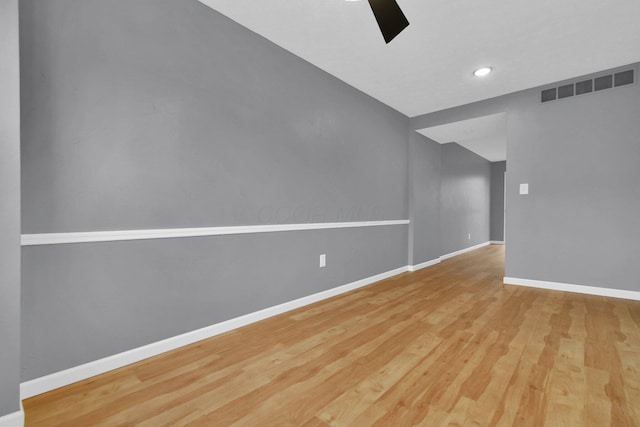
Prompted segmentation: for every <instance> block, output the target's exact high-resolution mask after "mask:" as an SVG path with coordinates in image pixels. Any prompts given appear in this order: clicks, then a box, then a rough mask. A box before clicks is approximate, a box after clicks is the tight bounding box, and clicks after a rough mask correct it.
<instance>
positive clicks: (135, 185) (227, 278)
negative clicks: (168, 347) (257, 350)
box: [21, 0, 409, 380]
mask: <svg viewBox="0 0 640 427" xmlns="http://www.w3.org/2000/svg"><path fill="white" fill-rule="evenodd" d="M21 26H22V28H21V48H22V55H21V60H22V67H23V74H22V80H23V94H22V103H23V105H22V108H23V110H22V111H23V142H22V143H23V146H22V149H23V158H22V167H23V170H22V179H23V205H22V206H23V232H24V233H39V232H67V231H99V230H113V229H148V228H165V227H170V228H173V227H198V226H222V225H251V224H265V223H266V224H271V223H299V222H332V221H361V220H385V219H405V218H407V217H408V208H407V197H408V194H407V186H408V185H407V180H408V142H409V137H408V134H409V133H408V119H407V118H406V117H405V116H403V115H401V114H399V113H397V112H396V111H394V110H391V109H390V108H388V107H386V106H384V105H382V104H380V103H379V102H377V101H375V100H373V99H372V98H370V97H368V96H366V95H364V94H362V93H361V92H359V91H357V90H356V89H354V88H351V87H349V86H347V85H346V84H344V83H342V82H340V81H338V80H337V79H335V78H334V77H331V76H329V75H328V74H326V73H324V72H322V71H320V70H319V69H317V68H315V67H313V66H311V65H310V64H309V63H307V62H305V61H303V60H301V59H299V58H297V57H295V56H293V55H291V54H290V53H288V52H286V51H284V50H282V49H280V48H278V47H277V46H275V45H273V44H272V43H270V42H268V41H266V40H264V39H262V38H261V37H259V36H257V35H256V34H254V33H252V32H250V31H248V30H246V29H245V28H243V27H240V26H239V25H237V24H235V23H234V22H232V21H231V20H229V19H227V18H225V17H223V16H222V15H220V14H218V13H216V12H215V11H212V10H211V9H209V8H207V7H205V6H204V5H202V4H200V3H199V2H197V1H196V0H189V1H180V2H176V1H172V0H162V1H158V0H140V1H135V2H131V1H126V0H119V1H109V2H105V1H102V0H82V1H73V0H51V1H49V0H47V1H42V0H24V1H22V2H21ZM407 247H408V242H407V227H406V226H388V227H374V228H362V229H343V230H325V231H313V232H286V233H276V234H254V235H243V236H226V237H204V238H193V239H163V240H154V241H145V242H119V243H96V244H78V245H57V246H43V247H26V248H24V249H23V258H24V259H23V273H24V279H23V293H24V298H23V313H22V323H23V329H24V331H23V336H24V338H23V340H22V343H23V346H22V351H23V357H22V360H23V369H22V380H29V379H33V378H35V377H38V376H41V375H45V374H49V373H52V372H55V371H59V370H62V369H65V368H69V367H72V366H75V365H78V364H80V363H84V362H88V361H91V360H94V359H96V358H99V357H104V356H108V355H111V354H114V353H117V352H120V351H123V350H127V349H130V348H133V347H138V346H141V345H144V344H147V343H150V342H153V341H157V340H159V339H163V338H167V337H170V336H173V335H176V334H179V333H181V332H186V331H190V330H193V329H195V328H199V327H203V326H207V325H210V324H213V323H216V322H218V321H221V320H225V319H228V318H231V317H235V316H238V315H242V314H245V313H249V312H253V311H255V310H258V309H261V308H264V307H268V306H272V305H274V304H277V303H280V302H284V301H289V300H292V299H294V298H298V297H301V296H304V295H308V294H311V293H314V292H318V291H322V290H325V289H329V288H333V287H335V286H339V285H342V284H345V283H348V282H351V281H354V280H358V279H362V278H365V277H369V276H372V275H375V274H378V273H381V272H384V271H388V270H391V269H394V268H398V267H401V266H404V265H406V262H407ZM321 253H326V254H327V267H326V268H323V269H319V268H318V255H319V254H321Z"/></svg>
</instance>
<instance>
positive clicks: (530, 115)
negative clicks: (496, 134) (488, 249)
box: [411, 64, 640, 291]
mask: <svg viewBox="0 0 640 427" xmlns="http://www.w3.org/2000/svg"><path fill="white" fill-rule="evenodd" d="M631 67H634V68H636V70H637V68H638V64H632V65H629V66H624V67H620V68H617V69H615V70H607V71H603V72H602V73H597V74H594V75H592V76H597V75H603V74H607V73H609V72H615V71H619V70H626V69H628V68H631ZM586 77H591V76H582V77H578V78H576V79H571V80H568V81H567V82H566V83H568V82H573V81H577V80H580V79H582V78H586ZM563 83H565V82H559V83H558V84H563ZM539 90H540V88H534V89H531V90H527V91H522V92H517V93H514V94H511V95H506V96H502V97H499V98H494V99H491V100H487V101H482V102H477V103H473V104H469V105H465V106H462V107H457V108H453V109H449V110H445V111H441V112H438V113H434V114H430V115H425V116H419V117H415V118H413V119H411V128H412V129H420V128H424V127H428V126H435V125H438V124H442V123H447V122H452V121H457V120H464V119H468V118H472V117H478V116H483V115H487V114H492V113H497V112H502V111H506V112H507V113H508V117H507V120H508V123H507V137H508V142H507V163H508V165H509V176H508V182H507V190H506V195H507V229H506V236H507V239H508V242H507V245H506V265H505V269H506V272H505V274H506V276H509V277H517V278H523V279H532V280H544V281H552V282H560V283H568V284H577V285H586V286H598V287H605V288H613V289H625V290H632V291H640V280H638V277H640V264H639V263H638V262H637V254H638V253H640V215H638V212H640V186H639V185H638V182H640V168H638V165H639V164H640V144H638V135H639V134H640V121H638V117H640V86H639V85H637V84H635V85H631V86H626V87H621V88H614V89H609V90H604V91H600V92H595V93H591V94H587V95H580V96H574V97H572V98H568V99H564V100H559V101H555V102H550V103H544V104H542V103H540V102H539V99H540V98H539V96H540V92H539ZM520 183H529V186H530V194H529V195H527V196H521V195H519V194H518V187H519V184H520ZM603 248H604V249H603Z"/></svg>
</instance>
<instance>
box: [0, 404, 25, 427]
mask: <svg viewBox="0 0 640 427" xmlns="http://www.w3.org/2000/svg"><path fill="white" fill-rule="evenodd" d="M23 426H24V410H23V409H22V406H21V407H20V410H19V411H17V412H14V413H12V414H9V415H4V416H2V417H0V427H23Z"/></svg>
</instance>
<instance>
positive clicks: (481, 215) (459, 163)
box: [440, 142, 491, 255]
mask: <svg viewBox="0 0 640 427" xmlns="http://www.w3.org/2000/svg"><path fill="white" fill-rule="evenodd" d="M441 180H442V181H441V185H440V228H441V248H440V250H441V251H442V254H443V255H444V254H449V253H451V252H455V251H458V250H461V249H465V248H468V247H470V246H474V245H477V244H480V243H484V242H486V241H488V240H489V225H490V219H489V217H490V191H491V163H490V162H489V161H488V160H486V159H484V158H482V157H480V156H478V155H477V154H475V153H473V152H471V151H469V150H467V149H466V148H464V147H462V146H460V145H458V144H456V143H455V142H452V143H449V144H444V145H443V146H442V175H441ZM469 233H471V238H469V237H468V236H469Z"/></svg>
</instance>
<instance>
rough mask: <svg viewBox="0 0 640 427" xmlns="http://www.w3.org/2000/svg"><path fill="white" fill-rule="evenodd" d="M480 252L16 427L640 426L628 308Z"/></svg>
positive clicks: (267, 326)
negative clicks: (511, 282) (537, 283)
mask: <svg viewBox="0 0 640 427" xmlns="http://www.w3.org/2000/svg"><path fill="white" fill-rule="evenodd" d="M503 251H504V248H503V246H499V245H491V246H488V247H484V248H481V249H478V250H476V251H473V252H470V253H467V254H463V255H460V256H458V257H455V258H451V259H448V260H446V261H443V262H442V263H440V264H437V265H434V266H432V267H429V268H425V269H422V270H419V271H417V272H413V273H403V274H400V275H398V276H395V277H392V278H389V279H386V280H383V281H381V282H378V283H376V284H373V285H370V286H367V287H365V288H361V289H358V290H355V291H352V292H349V293H347V294H343V295H340V296H337V297H334V298H331V299H328V300H325V301H321V302H318V303H316V304H313V305H310V306H307V307H302V308H300V309H297V310H294V311H291V312H289V313H284V314H282V315H279V316H275V317H273V318H270V319H266V320H264V321H262V322H259V323H256V324H253V325H249V326H247V327H244V328H240V329H237V330H234V331H231V332H229V333H226V334H222V335H219V336H216V337H213V338H211V339H207V340H204V341H201V342H198V343H195V344H193V345H191V346H187V347H184V348H181V349H177V350H175V351H172V352H169V353H165V354H163V355H160V356H156V357H153V358H151V359H148V360H145V361H142V362H139V363H136V364H133V365H130V366H127V367H124V368H121V369H118V370H115V371H112V372H109V373H106V374H104V375H101V376H97V377H94V378H91V379H88V380H85V381H82V382H79V383H77V384H73V385H70V386H67V387H64V388H61V389H58V390H54V391H52V392H50V393H45V394H43V395H40V396H35V397H33V398H31V399H27V400H25V401H24V406H25V413H26V425H27V426H28V427H30V426H43V427H57V426H65V427H66V426H71V427H73V426H82V427H85V426H149V427H158V426H231V425H234V426H258V425H259V426H296V427H298V426H306V427H328V426H331V427H337V426H357V427H360V426H384V427H387V426H394V427H395V426H412V425H416V426H437V427H440V426H447V425H451V426H483V427H484V426H518V427H520V426H535V427H538V426H583V425H584V426H616V427H617V426H633V425H640V302H638V301H628V300H619V299H615V298H605V297H597V296H589V295H579V294H572V293H566V292H554V291H547V290H541V289H532V288H521V287H515V286H505V285H503V284H502V283H501V281H502V277H503V276H504V266H503V257H504V252H503Z"/></svg>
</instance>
